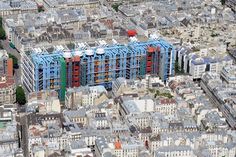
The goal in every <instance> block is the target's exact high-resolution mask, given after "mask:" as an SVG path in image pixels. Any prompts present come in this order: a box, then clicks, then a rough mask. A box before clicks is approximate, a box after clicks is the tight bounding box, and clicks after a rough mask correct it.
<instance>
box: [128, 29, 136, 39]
mask: <svg viewBox="0 0 236 157" xmlns="http://www.w3.org/2000/svg"><path fill="white" fill-rule="evenodd" d="M127 34H128V36H129V37H133V36H135V35H137V31H136V30H134V29H132V30H128V31H127Z"/></svg>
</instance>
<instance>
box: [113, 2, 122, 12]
mask: <svg viewBox="0 0 236 157" xmlns="http://www.w3.org/2000/svg"><path fill="white" fill-rule="evenodd" d="M120 5H122V3H115V4H113V5H112V8H113V9H114V10H115V11H116V12H118V8H119V6H120Z"/></svg>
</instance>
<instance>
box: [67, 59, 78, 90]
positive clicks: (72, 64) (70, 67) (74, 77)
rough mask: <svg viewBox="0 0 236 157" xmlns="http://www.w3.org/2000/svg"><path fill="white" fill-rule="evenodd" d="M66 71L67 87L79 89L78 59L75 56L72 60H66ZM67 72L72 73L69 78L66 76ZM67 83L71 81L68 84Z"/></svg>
mask: <svg viewBox="0 0 236 157" xmlns="http://www.w3.org/2000/svg"><path fill="white" fill-rule="evenodd" d="M66 62H67V64H66V69H67V86H69V84H70V85H71V87H79V86H80V72H79V71H80V57H79V56H75V57H72V58H66ZM69 71H71V72H72V74H71V76H68V74H69ZM69 81H71V82H70V83H69Z"/></svg>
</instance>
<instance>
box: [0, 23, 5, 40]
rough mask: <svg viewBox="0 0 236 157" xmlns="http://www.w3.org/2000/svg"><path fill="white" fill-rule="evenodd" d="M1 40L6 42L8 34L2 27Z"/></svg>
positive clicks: (0, 29)
mask: <svg viewBox="0 0 236 157" xmlns="http://www.w3.org/2000/svg"><path fill="white" fill-rule="evenodd" d="M0 39H1V40H5V39H6V32H5V30H4V29H3V27H2V26H0Z"/></svg>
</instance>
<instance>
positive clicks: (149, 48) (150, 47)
mask: <svg viewBox="0 0 236 157" xmlns="http://www.w3.org/2000/svg"><path fill="white" fill-rule="evenodd" d="M147 51H148V52H149V53H153V52H155V51H156V48H155V47H152V46H149V47H148V48H147Z"/></svg>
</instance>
